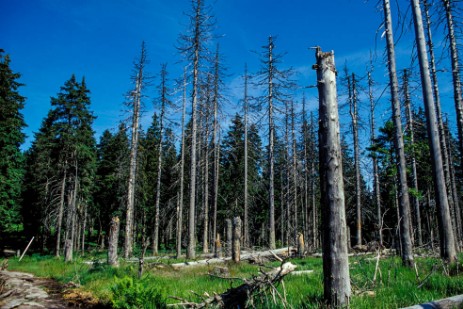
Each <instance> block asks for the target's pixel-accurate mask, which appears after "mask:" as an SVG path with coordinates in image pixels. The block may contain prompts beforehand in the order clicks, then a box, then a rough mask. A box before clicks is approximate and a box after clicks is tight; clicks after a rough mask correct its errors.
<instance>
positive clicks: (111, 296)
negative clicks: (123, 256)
mask: <svg viewBox="0 0 463 309" xmlns="http://www.w3.org/2000/svg"><path fill="white" fill-rule="evenodd" d="M462 257H463V256H460V261H461V258H462ZM96 258H102V257H101V256H93V257H85V260H92V259H96ZM83 261H84V258H79V259H77V260H76V261H74V262H72V263H64V262H63V260H62V259H57V258H55V257H50V256H38V255H33V256H31V257H26V258H24V259H23V260H22V261H21V262H19V261H18V260H17V259H12V260H10V261H9V269H10V270H18V271H25V272H30V273H34V274H36V275H37V276H43V277H51V278H54V279H56V280H58V281H61V282H69V281H73V282H74V283H77V284H80V285H82V287H83V288H84V289H85V290H88V291H91V292H92V293H93V295H95V297H97V298H98V299H100V300H101V301H102V302H104V303H113V305H116V303H117V302H120V303H124V302H135V303H136V302H139V303H140V304H143V305H140V304H139V305H138V306H142V307H137V305H135V306H134V307H130V306H126V307H124V306H122V307H119V308H155V307H156V305H153V304H156V302H160V301H162V302H168V303H175V302H178V300H174V299H172V298H170V296H176V297H180V298H183V299H187V300H189V301H197V302H199V301H201V296H198V295H204V293H207V294H208V295H213V294H214V293H221V292H224V291H226V290H227V289H229V288H231V287H235V286H238V285H240V284H241V283H242V281H240V280H225V279H221V278H216V277H212V276H210V275H209V274H208V272H209V271H210V270H212V269H214V267H216V266H218V265H211V266H210V267H206V266H204V267H194V268H185V269H182V270H173V269H172V268H170V267H169V266H166V267H164V268H162V269H158V268H151V269H147V270H146V272H145V275H144V276H143V277H142V278H141V279H139V278H137V271H138V265H137V263H122V264H121V265H120V267H118V268H112V267H109V266H107V265H105V264H103V263H97V264H94V265H87V264H84V263H83ZM179 261H180V260H168V261H167V260H162V262H163V263H168V264H171V263H175V262H179ZM291 262H292V263H294V264H296V265H297V270H305V269H311V270H314V272H313V273H311V274H309V275H306V276H287V277H286V278H285V279H284V289H283V285H281V284H280V285H279V286H278V290H279V292H280V294H281V295H283V294H284V293H285V294H286V297H287V300H288V302H289V303H290V304H291V305H292V306H293V307H294V308H319V307H320V306H321V305H322V303H323V281H322V279H323V273H322V260H321V258H311V257H309V258H305V259H293V260H291ZM349 262H350V275H351V282H352V290H353V296H352V299H351V307H352V308H398V307H403V306H409V305H413V304H418V303H423V302H428V301H431V300H436V299H440V298H444V297H448V296H453V295H457V294H463V269H462V267H461V265H460V266H459V267H454V268H453V269H450V270H448V269H447V267H446V266H445V265H444V264H443V263H442V262H441V260H440V259H436V258H416V263H417V270H418V276H417V274H416V272H415V269H409V268H405V267H403V266H402V263H401V260H400V259H399V258H397V257H391V258H388V259H382V260H380V263H379V270H380V274H378V278H377V280H376V282H374V281H373V275H374V272H375V266H376V259H375V258H374V256H359V257H354V258H350V260H349ZM148 263H149V262H148V261H146V264H145V265H148ZM278 265H279V262H273V263H268V264H267V265H265V266H266V267H264V268H262V270H264V271H265V270H267V269H271V268H273V267H276V266H278ZM227 266H228V268H229V272H230V276H231V277H236V278H250V277H252V276H253V275H257V274H258V273H259V269H260V268H259V267H258V266H255V265H250V264H248V263H246V262H243V263H241V264H239V265H235V264H232V263H230V264H227ZM267 267H268V268H267ZM147 268H149V267H147ZM447 273H450V276H447ZM150 289H151V290H150ZM121 291H124V292H121ZM153 295H154V296H156V297H158V298H156V299H154V298H152V297H154V296H153ZM267 296H268V295H267ZM150 297H151V298H150ZM126 298H127V299H126ZM150 304H151V305H150ZM259 304H260V305H259V306H260V307H265V308H280V307H281V305H279V304H277V305H275V304H274V303H273V301H272V298H271V297H267V298H265V297H263V298H261V300H260V302H259ZM158 306H159V305H158Z"/></svg>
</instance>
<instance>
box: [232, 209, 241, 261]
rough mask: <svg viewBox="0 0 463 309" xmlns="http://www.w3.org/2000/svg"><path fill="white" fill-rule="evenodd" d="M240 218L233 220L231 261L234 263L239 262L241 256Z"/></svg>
mask: <svg viewBox="0 0 463 309" xmlns="http://www.w3.org/2000/svg"><path fill="white" fill-rule="evenodd" d="M240 242H241V218H240V217H235V218H234V219H233V245H232V260H233V262H235V263H238V262H239V261H240V255H241V243H240Z"/></svg>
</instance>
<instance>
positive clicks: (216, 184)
mask: <svg viewBox="0 0 463 309" xmlns="http://www.w3.org/2000/svg"><path fill="white" fill-rule="evenodd" d="M214 69H215V70H214V71H215V72H214V73H215V74H214V75H215V77H214V133H213V137H212V139H213V140H214V141H213V142H214V167H213V169H214V170H213V177H214V188H213V197H212V203H213V205H212V209H213V211H212V212H213V214H212V235H213V236H214V237H215V235H217V203H218V198H219V176H220V142H219V133H220V132H219V130H220V128H219V47H218V46H217V53H216V59H215V68H214Z"/></svg>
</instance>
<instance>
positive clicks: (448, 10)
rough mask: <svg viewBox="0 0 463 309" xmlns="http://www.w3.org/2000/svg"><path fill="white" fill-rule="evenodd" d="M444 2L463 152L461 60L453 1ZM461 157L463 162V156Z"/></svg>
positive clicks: (458, 126)
mask: <svg viewBox="0 0 463 309" xmlns="http://www.w3.org/2000/svg"><path fill="white" fill-rule="evenodd" d="M442 4H443V6H444V9H445V17H446V22H447V31H448V34H447V37H448V39H449V45H450V58H451V65H452V78H453V98H454V101H455V110H456V116H457V128H458V140H459V142H460V143H459V145H460V153H463V96H462V90H461V77H460V62H459V59H458V48H457V39H456V36H455V29H454V21H453V10H452V1H451V0H442ZM461 159H462V162H463V157H462V158H461ZM462 166H463V164H462Z"/></svg>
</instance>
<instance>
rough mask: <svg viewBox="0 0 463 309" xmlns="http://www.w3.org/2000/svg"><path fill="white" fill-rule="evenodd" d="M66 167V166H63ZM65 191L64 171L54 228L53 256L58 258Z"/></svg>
mask: <svg viewBox="0 0 463 309" xmlns="http://www.w3.org/2000/svg"><path fill="white" fill-rule="evenodd" d="M65 165H66V164H65ZM65 190H66V169H65V170H64V176H63V180H62V181H61V192H60V198H59V209H58V218H57V227H56V252H55V256H57V257H59V255H60V253H61V227H62V225H63V213H64V197H65Z"/></svg>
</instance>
